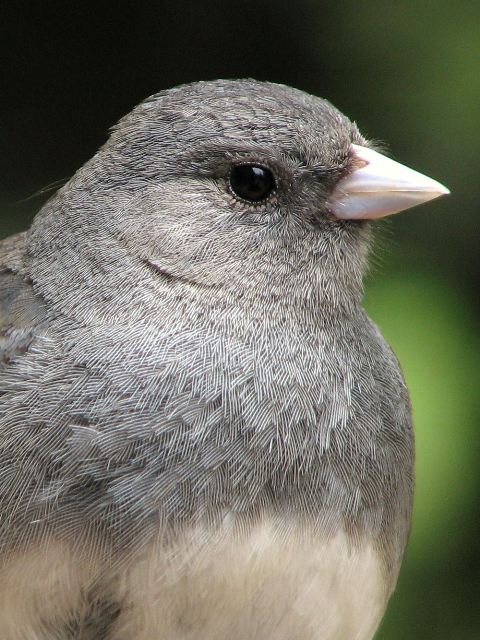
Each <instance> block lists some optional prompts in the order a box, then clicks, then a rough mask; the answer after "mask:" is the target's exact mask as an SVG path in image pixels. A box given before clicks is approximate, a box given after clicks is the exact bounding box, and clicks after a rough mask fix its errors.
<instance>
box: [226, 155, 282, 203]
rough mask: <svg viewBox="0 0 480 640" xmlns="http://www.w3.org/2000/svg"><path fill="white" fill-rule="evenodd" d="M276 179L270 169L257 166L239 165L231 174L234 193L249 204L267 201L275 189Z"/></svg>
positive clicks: (233, 168) (231, 186)
mask: <svg viewBox="0 0 480 640" xmlns="http://www.w3.org/2000/svg"><path fill="white" fill-rule="evenodd" d="M275 186H276V185H275V178H274V177H273V173H272V172H271V171H270V169H267V168H266V167H261V166H259V165H256V164H237V165H235V166H234V167H232V170H231V172H230V188H231V189H232V191H233V193H234V194H235V195H236V196H238V197H239V198H242V200H248V201H249V202H259V201H260V200H265V199H266V198H268V196H269V195H270V194H271V193H272V191H273V190H274V189H275Z"/></svg>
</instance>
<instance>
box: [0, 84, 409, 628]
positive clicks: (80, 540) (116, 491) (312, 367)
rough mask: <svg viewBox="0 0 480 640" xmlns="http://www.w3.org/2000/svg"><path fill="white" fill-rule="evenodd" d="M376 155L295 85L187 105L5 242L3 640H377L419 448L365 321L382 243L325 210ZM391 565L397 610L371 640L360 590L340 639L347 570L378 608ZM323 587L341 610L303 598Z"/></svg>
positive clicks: (180, 91)
mask: <svg viewBox="0 0 480 640" xmlns="http://www.w3.org/2000/svg"><path fill="white" fill-rule="evenodd" d="M352 143H355V144H360V145H366V144H368V143H367V142H366V141H365V140H364V139H363V138H362V136H361V135H360V133H359V132H358V129H357V127H356V126H355V125H354V124H352V123H351V122H350V121H349V120H348V119H347V118H345V117H344V116H343V115H342V114H341V113H340V112H338V111H337V110H336V109H335V108H334V107H332V105H330V104H329V103H328V102H326V101H324V100H321V99H319V98H315V97H312V96H309V95H306V94H304V93H302V92H300V91H297V90H293V89H290V88H288V87H284V86H280V85H275V84H269V83H259V82H255V81H251V80H246V81H217V82H204V83H196V84H193V85H187V86H182V87H178V88H175V89H172V90H170V91H166V92H162V93H159V94H157V95H155V96H152V97H151V98H149V99H147V100H146V101H145V102H143V103H142V104H140V105H139V106H138V107H137V108H135V109H134V110H133V111H132V112H131V113H130V114H129V115H128V116H126V117H125V118H123V120H121V121H120V123H119V124H118V125H117V126H116V127H115V128H114V130H113V132H112V134H111V137H110V139H109V141H108V142H107V143H106V144H105V145H104V146H103V147H102V148H101V149H100V150H99V151H98V153H97V154H96V155H95V156H94V157H93V158H92V160H90V161H89V162H87V163H86V164H85V165H84V166H83V167H82V168H81V169H80V170H79V171H78V172H77V173H76V175H75V176H74V177H73V178H72V179H71V180H70V182H69V183H68V184H67V185H66V186H64V187H63V188H62V189H61V190H60V191H59V192H58V193H57V194H56V195H55V196H54V197H53V198H52V199H51V200H50V201H49V202H48V203H47V204H46V205H45V206H44V207H43V209H42V210H41V211H40V213H39V214H38V215H37V216H36V218H35V220H34V222H33V224H32V227H31V228H30V229H29V231H27V232H26V233H25V234H20V235H18V236H15V237H13V238H10V239H7V240H6V241H3V243H2V244H1V254H0V255H1V264H2V269H3V271H2V274H1V280H0V305H1V306H0V313H1V315H0V325H1V329H2V334H1V335H2V342H1V349H2V351H1V353H2V364H1V373H0V390H1V396H0V518H1V520H0V563H1V564H0V567H3V569H1V571H0V582H1V584H2V586H0V637H1V638H2V640H10V639H12V640H16V639H17V638H18V639H23V638H25V639H27V638H28V639H31V638H34V639H41V640H52V639H54V638H55V639H62V640H67V639H73V638H78V639H80V638H81V639H88V638H91V639H93V638H97V639H98V638H105V639H107V638H108V639H109V640H120V639H122V640H127V639H133V638H136V639H137V638H145V639H147V638H148V639H149V640H150V639H151V640H157V639H158V640H160V639H161V640H164V639H165V640H167V639H168V640H173V639H175V640H176V639H177V638H183V639H189V638H192V639H193V638H195V639H196V640H215V639H216V638H218V639H221V638H227V637H228V638H229V639H231V640H233V639H234V638H235V639H237V638H238V639H242V640H248V639H249V638H252V640H253V638H255V640H258V639H263V640H266V639H269V638H272V639H273V638H275V639H276V640H278V639H282V638H284V639H285V640H287V639H288V640H295V639H298V640H300V639H302V640H309V639H310V638H311V639H314V638H315V639H322V640H325V639H327V638H331V639H334V640H340V639H343V638H345V640H347V639H348V640H352V639H357V640H363V639H364V638H370V637H371V635H372V634H373V632H374V630H375V628H376V625H377V624H378V621H379V619H380V617H381V615H382V612H383V610H384V608H385V606H386V602H387V600H388V597H389V595H390V593H391V591H392V590H393V587H394V585H395V582H396V578H397V574H398V570H399V566H400V561H401V557H402V554H403V550H404V547H405V543H406V538H407V535H408V529H409V521H410V512H411V500H412V486H413V480H412V474H413V471H412V465H413V442H412V428H411V417H410V407H409V400H408V394H407V390H406V387H405V384H404V381H403V378H402V374H401V372H400V369H399V366H398V363H397V361H396V358H395V356H394V355H393V353H392V351H391V350H390V348H389V347H388V345H387V344H386V343H385V341H384V339H383V338H382V336H381V334H380V332H379V330H378V329H377V328H376V326H375V325H374V324H373V323H372V322H371V320H370V319H369V318H368V316H367V315H366V313H365V311H364V310H363V308H362V278H363V275H364V273H365V270H366V265H367V257H368V250H369V244H370V230H369V223H367V222H362V221H341V220H336V219H333V218H332V217H331V216H329V215H328V212H327V211H326V208H325V206H326V201H327V198H328V195H329V193H330V192H331V190H332V188H333V187H334V185H335V184H337V182H338V180H339V179H340V178H341V177H342V176H343V175H345V174H346V173H347V172H348V170H349V161H350V159H349V154H348V150H349V148H350V145H351V144H352ZM238 161H245V162H257V163H261V164H262V165H265V166H267V167H270V168H271V169H272V170H273V171H274V173H275V175H276V177H277V189H276V191H275V193H273V195H272V196H271V197H270V198H269V199H268V200H267V201H265V202H261V203H259V204H256V205H252V204H249V203H246V202H242V201H241V200H239V199H238V198H236V197H235V196H234V195H233V194H232V193H231V191H230V190H229V187H228V173H229V170H230V167H231V165H232V162H238ZM258 531H268V535H265V536H263V534H262V536H259V538H261V539H262V540H265V539H266V540H267V541H268V542H264V543H262V544H263V545H264V546H262V544H260V543H258V540H257V539H256V538H255V536H253V534H252V532H258ZM255 535H256V534H255ZM252 536H253V537H252ZM253 539H255V540H257V541H256V542H254V543H252V549H251V550H250V551H248V552H247V551H245V552H243V551H239V550H241V549H245V548H246V547H247V546H248V545H249V544H250V542H249V541H251V540H253ZM334 541H336V542H334ZM339 541H340V542H339ZM315 545H317V546H318V545H320V547H321V548H322V549H324V551H318V550H317V551H315V552H314V551H313V548H315V549H317V546H315ZM337 547H338V549H340V551H338V549H337ZM249 548H250V547H249ZM274 549H277V550H278V553H276V554H274V555H272V554H273V551H272V550H274ZM335 549H337V550H336V551H335ZM365 549H368V554H372V557H374V558H375V562H374V563H373V564H374V565H375V569H374V570H372V571H373V573H374V574H375V576H379V577H378V581H379V584H380V586H379V587H375V589H373V588H372V589H373V590H372V594H373V595H372V596H371V597H372V598H373V600H374V601H373V600H372V602H371V609H372V613H369V610H368V608H369V605H368V603H367V604H365V605H364V604H363V603H362V604H361V605H358V606H360V607H361V608H362V611H361V613H360V614H359V615H356V614H355V615H354V614H353V613H352V614H351V616H352V617H351V619H350V620H347V618H348V617H349V615H350V614H349V613H348V612H350V611H353V610H354V609H355V606H356V604H355V602H353V601H351V600H350V598H353V600H354V599H355V598H361V593H360V592H362V591H365V592H367V591H368V589H369V586H368V584H370V582H372V581H375V580H376V579H377V578H375V579H374V578H371V575H372V572H370V573H368V576H370V577H368V576H367V575H365V576H363V574H361V573H358V576H360V575H361V576H363V577H361V578H360V577H358V588H357V587H355V591H354V595H353V596H350V595H349V596H348V598H349V599H348V600H347V601H346V602H345V612H346V613H345V612H344V613H338V615H337V614H335V612H334V610H333V609H332V608H331V607H332V604H331V603H332V602H336V600H335V598H337V600H338V599H341V598H343V597H345V596H344V592H345V588H344V586H342V584H343V583H342V580H343V578H342V576H341V575H337V574H336V571H337V569H338V571H343V574H345V575H346V576H347V578H346V579H347V582H349V583H352V584H357V582H355V580H357V578H356V577H355V576H356V575H357V574H355V571H356V570H354V569H352V573H351V574H350V573H348V572H349V571H350V570H349V569H348V567H349V566H350V565H349V563H351V564H352V566H353V565H354V564H355V562H356V560H355V558H358V557H359V555H358V554H359V553H360V554H362V553H364V551H365ZM336 553H341V554H343V555H342V557H343V556H345V559H344V560H338V562H337V560H336V559H335V554H336ZM365 553H366V552H365ZM262 554H264V556H263V557H262ZM322 554H323V555H322ZM320 556H321V557H322V560H321V561H320V560H319V561H318V564H315V563H316V562H317V560H316V559H315V558H317V557H320ZM362 557H363V556H362ZM369 557H370V556H369ZM146 558H148V561H147V560H146ZM269 558H270V560H269ZM25 559H27V560H25ZM217 560H218V562H217ZM297 562H298V566H300V565H301V567H302V568H301V569H298V570H297V567H296V563H297ZM326 562H327V564H328V562H330V564H331V565H332V566H328V567H326V564H325V563H326ZM22 563H24V564H22ZM142 563H143V564H142ZM309 563H310V564H309ZM342 563H344V564H342ZM22 567H23V568H22ZM59 567H60V568H59ZM140 567H143V569H142V570H140ZM322 567H323V568H322ZM257 569H258V570H257ZM322 571H325V572H326V573H325V576H324V579H323V578H322V575H321V574H322ZM1 572H3V577H2V573H1ZM22 572H23V573H22ZM135 572H139V573H138V575H137V573H135ZM242 572H243V573H242ZM345 572H346V573H345ZM312 573H314V574H315V576H316V577H315V578H312V577H311V574H312ZM20 574H21V575H25V576H26V577H25V578H24V579H23V578H21V577H20ZM343 574H342V575H343ZM200 575H202V576H203V578H201V577H199V576H200ZM132 576H136V577H132ZM232 576H236V577H232ZM239 576H242V577H241V578H240V577H239ZM313 579H314V580H318V582H319V584H320V585H324V584H326V581H328V580H330V582H329V587H328V596H327V595H325V594H326V593H327V591H325V593H324V592H322V593H321V594H320V595H319V597H318V598H317V597H316V596H315V593H314V592H313V593H311V590H309V591H308V594H307V593H303V592H302V589H304V588H305V585H306V584H307V583H308V581H309V580H313ZM332 581H333V582H332ZM335 581H337V582H338V589H337V587H335V586H334V584H335ZM367 583H368V584H367ZM312 584H313V583H312ZM315 584H316V583H315ZM139 585H140V586H139ZM142 585H143V586H144V587H145V593H143V591H142ZM172 585H173V586H172ZM332 585H333V586H332ZM319 588H320V591H321V589H322V588H323V587H322V586H320V587H319ZM336 589H337V590H338V594H337V595H336ZM12 593H15V594H16V595H15V596H14V595H12ZM138 594H140V595H139V596H138V598H137V595H138ZM273 594H275V595H273ZM322 594H323V595H322ZM355 594H356V595H355ZM369 597H370V596H369ZM49 599H52V600H55V603H53V602H50V603H49V604H46V603H47V601H49ZM310 600H312V602H313V604H312V606H310V605H309V606H308V607H307V606H306V605H305V606H306V609H305V613H301V614H299V613H298V611H299V610H300V609H301V607H300V604H299V603H301V602H303V601H305V602H307V601H308V602H310ZM277 603H278V606H277ZM299 607H300V609H299ZM301 611H303V609H301ZM342 611H343V610H342ZM15 612H17V613H15ZM341 616H344V619H343V618H342V620H340V619H338V620H332V617H333V618H335V617H338V618H340V617H341ZM360 620H362V621H363V622H364V623H365V627H362V626H361V624H360V622H359V621H360ZM2 621H3V622H2ZM327 621H328V624H327ZM367 622H368V624H367ZM328 625H330V626H328Z"/></svg>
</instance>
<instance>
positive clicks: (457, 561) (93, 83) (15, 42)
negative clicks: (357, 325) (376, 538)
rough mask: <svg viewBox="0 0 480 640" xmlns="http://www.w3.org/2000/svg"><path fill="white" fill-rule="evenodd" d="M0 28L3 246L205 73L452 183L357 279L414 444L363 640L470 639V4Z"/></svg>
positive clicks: (34, 22) (87, 15)
mask: <svg viewBox="0 0 480 640" xmlns="http://www.w3.org/2000/svg"><path fill="white" fill-rule="evenodd" d="M1 22H2V26H1V33H0V47H1V52H0V53H1V60H2V64H1V73H2V74H3V79H2V82H1V85H0V86H1V87H2V101H1V104H2V106H1V109H2V114H1V115H2V126H1V134H0V162H1V163H2V166H1V168H0V175H1V184H0V212H1V221H0V234H1V235H2V236H5V235H8V234H10V233H12V232H14V231H17V230H19V229H24V228H26V227H27V226H28V225H29V223H30V221H31V219H32V217H33V215H34V214H35V212H36V211H37V210H38V209H39V208H40V206H41V205H42V203H43V202H44V200H45V199H46V198H47V197H48V196H49V195H50V193H51V192H45V191H44V188H45V187H46V186H47V185H50V184H51V183H53V182H55V181H57V180H60V179H64V178H68V177H69V176H70V175H71V174H72V173H73V172H74V171H75V169H76V168H77V167H79V166H80V165H81V164H83V162H84V161H85V160H87V159H88V158H89V157H90V156H91V155H92V154H93V153H94V152H95V150H96V148H97V147H98V146H99V145H100V144H101V143H102V142H103V141H104V140H105V138H106V135H107V129H108V127H109V126H111V125H112V124H113V123H114V122H115V121H116V120H117V119H118V118H119V117H120V116H122V115H123V114H124V113H126V112H127V111H129V110H130V109H131V107H133V105H135V104H136V103H137V102H139V101H140V100H141V99H142V98H144V97H145V96H147V95H149V94H151V93H154V92H156V91H158V90H160V89H163V88H166V87H169V86H172V85H175V84H178V83H181V82H187V81H192V80H199V79H211V78H215V77H228V78H232V77H245V76H251V77H256V78H259V79H268V80H273V81H277V82H283V83H286V84H291V85H293V86H296V87H299V88H301V89H304V90H306V91H309V92H312V93H315V94H318V95H321V96H323V97H326V98H329V99H330V100H331V101H332V102H333V103H334V104H335V105H336V106H338V107H339V108H340V109H341V110H342V111H344V112H345V113H346V114H347V115H349V116H350V117H351V118H353V119H355V120H356V121H357V123H358V124H359V126H360V128H361V130H362V131H363V132H364V133H365V134H366V135H367V136H370V137H372V138H375V139H377V140H382V141H385V142H387V143H388V146H389V148H390V150H391V152H392V154H393V156H394V157H395V158H396V159H398V160H400V161H402V162H404V163H405V164H407V165H410V166H412V167H413V168H416V169H418V170H420V171H422V172H423V173H426V174H427V175H429V176H431V177H433V178H436V179H438V180H440V181H441V182H443V183H444V184H446V185H447V186H448V187H449V188H450V189H451V191H452V195H451V196H450V197H448V198H444V199H441V200H440V201H436V202H434V203H431V204H428V205H424V206H422V207H421V208H418V209H414V210H411V211H408V212H406V213H404V214H401V215H399V216H397V217H395V218H394V219H392V220H389V221H386V222H382V223H380V224H379V225H378V233H377V235H378V242H377V249H376V251H375V254H374V257H373V260H372V271H371V274H370V276H369V280H368V283H367V295H366V304H367V307H368V308H369V310H370V312H371V314H372V316H373V317H374V319H375V320H376V321H377V322H378V323H379V324H380V326H381V327H382V329H383V331H384V333H385V335H386V337H387V339H388V340H389V341H390V343H391V344H392V345H393V347H394V348H395V350H396V352H397V354H398V356H399V358H400V360H401V362H402V364H403V367H404V371H405V375H406V378H407V381H408V384H409V387H410V390H411V394H412V400H413V405H414V410H415V421H416V428H417V447H418V449H417V497H416V507H415V517H414V524H413V530H412V536H411V540H410V545H409V548H408V552H407V556H406V561H405V564H404V567H403V570H402V574H401V578H400V582H399V586H398V589H397V593H396V595H395V597H394V598H393V599H392V601H391V604H390V607H389V610H388V614H387V616H386V619H385V621H384V623H383V625H382V628H381V630H380V632H379V634H378V639H387V638H388V639H389V640H396V639H406V638H422V639H423V640H428V639H429V638H432V639H433V638H435V639H436V640H438V639H439V638H441V639H442V640H443V639H450V638H451V639H452V640H453V639H455V640H467V639H468V640H474V639H478V638H480V553H479V537H480V536H479V523H480V518H479V517H478V516H479V513H478V512H479V506H478V505H479V501H478V499H477V495H478V491H479V488H480V475H479V473H478V462H477V461H478V459H479V440H480V434H479V428H478V427H479V417H480V399H479V397H480V394H479V391H478V389H479V381H480V367H479V351H480V349H479V346H480V345H479V342H480V331H479V324H480V322H479V313H478V312H479V295H478V290H479V284H480V282H479V280H480V269H479V265H480V252H479V237H480V234H479V224H478V217H479V210H478V199H479V197H480V186H479V180H478V164H479V160H480V127H479V122H480V3H478V2H468V1H467V0H458V1H457V2H456V3H452V2H447V1H446V0H437V1H436V2H421V1H418V0H417V1H414V0H407V1H403V2H401V3H388V2H380V1H373V2H358V1H354V0H347V1H344V2H321V1H319V0H317V1H313V0H311V1H308V0H307V1H300V2H294V1H293V0H290V2H280V1H273V0H272V1H270V2H269V1H265V2H261V1H258V2H251V1H245V2H242V1H241V0H237V2H235V3H228V2H200V1H198V2H187V1H186V0H177V1H175V2H162V1H159V2H149V3H142V2H135V3H134V2H131V3H122V2H117V3H112V2H105V3H104V2H96V3H88V2H63V3H58V4H57V3H52V2H31V3H15V2H12V3H5V4H4V7H3V8H2V20H1ZM39 191H41V192H42V191H43V192H42V193H38V192H39Z"/></svg>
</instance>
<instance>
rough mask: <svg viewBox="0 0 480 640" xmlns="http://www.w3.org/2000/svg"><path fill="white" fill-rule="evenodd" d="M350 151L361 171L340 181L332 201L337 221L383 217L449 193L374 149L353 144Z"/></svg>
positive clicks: (331, 209)
mask: <svg viewBox="0 0 480 640" xmlns="http://www.w3.org/2000/svg"><path fill="white" fill-rule="evenodd" d="M351 150H352V156H353V166H354V167H355V166H356V167H358V168H356V169H354V170H353V172H352V173H350V174H349V175H348V176H347V177H346V178H343V179H342V180H340V182H339V183H338V184H337V186H336V187H335V189H334V191H333V193H332V194H331V196H330V199H329V208H330V211H331V212H332V213H333V215H334V216H335V217H336V218H340V219H342V220H372V219H374V218H383V217H384V216H389V215H391V214H392V213H398V211H403V210H404V209H409V208H410V207H415V206H416V205H417V204H421V203H422V202H428V200H433V199H434V198H438V197H439V196H442V195H446V194H448V193H450V191H449V190H448V189H447V188H446V187H444V186H443V184H440V182H437V181H436V180H432V179H431V178H427V176H424V175H423V174H421V173H418V172H417V171H414V170H413V169H409V168H408V167H405V166H404V165H403V164H400V163H399V162H395V161H394V160H390V158H387V157H386V156H384V155H382V154H381V153H378V152H377V151H373V149H368V148H367V147H361V146H359V145H357V144H352V147H351Z"/></svg>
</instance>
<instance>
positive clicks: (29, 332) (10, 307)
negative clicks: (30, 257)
mask: <svg viewBox="0 0 480 640" xmlns="http://www.w3.org/2000/svg"><path fill="white" fill-rule="evenodd" d="M25 243H26V233H25V232H23V233H18V234H16V235H13V236H10V237H9V238H6V239H5V240H2V241H1V242H0V367H3V366H6V365H8V364H9V363H10V362H11V361H12V360H13V359H14V358H15V357H17V356H19V355H21V354H23V353H25V352H26V351H27V350H28V348H29V346H30V344H31V343H32V340H33V338H34V336H35V331H36V329H37V327H39V326H40V325H41V324H42V323H43V322H44V321H45V312H44V305H43V302H42V300H41V298H40V297H39V296H38V295H36V294H35V293H34V291H33V284H32V280H31V278H30V276H29V275H28V272H27V270H26V267H25V262H24V256H25Z"/></svg>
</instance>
